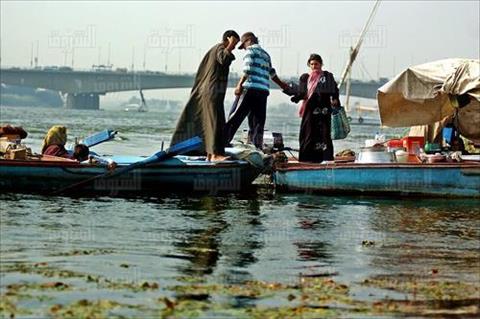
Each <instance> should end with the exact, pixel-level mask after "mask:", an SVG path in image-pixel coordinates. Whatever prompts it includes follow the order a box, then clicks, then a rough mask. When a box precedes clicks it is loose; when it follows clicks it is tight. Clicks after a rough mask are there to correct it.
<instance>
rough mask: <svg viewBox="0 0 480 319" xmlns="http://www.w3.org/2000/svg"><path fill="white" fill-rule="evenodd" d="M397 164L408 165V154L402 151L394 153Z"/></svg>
mask: <svg viewBox="0 0 480 319" xmlns="http://www.w3.org/2000/svg"><path fill="white" fill-rule="evenodd" d="M395 157H396V158H397V163H408V153H407V152H406V151H404V150H398V151H396V152H395Z"/></svg>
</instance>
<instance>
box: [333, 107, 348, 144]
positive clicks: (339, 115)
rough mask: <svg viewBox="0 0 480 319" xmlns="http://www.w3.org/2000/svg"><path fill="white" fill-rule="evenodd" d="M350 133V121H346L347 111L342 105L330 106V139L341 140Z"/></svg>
mask: <svg viewBox="0 0 480 319" xmlns="http://www.w3.org/2000/svg"><path fill="white" fill-rule="evenodd" d="M348 133H350V123H349V122H348V118H347V113H345V108H343V107H342V106H338V107H333V108H332V126H331V135H332V140H341V139H344V138H346V137H347V135H348Z"/></svg>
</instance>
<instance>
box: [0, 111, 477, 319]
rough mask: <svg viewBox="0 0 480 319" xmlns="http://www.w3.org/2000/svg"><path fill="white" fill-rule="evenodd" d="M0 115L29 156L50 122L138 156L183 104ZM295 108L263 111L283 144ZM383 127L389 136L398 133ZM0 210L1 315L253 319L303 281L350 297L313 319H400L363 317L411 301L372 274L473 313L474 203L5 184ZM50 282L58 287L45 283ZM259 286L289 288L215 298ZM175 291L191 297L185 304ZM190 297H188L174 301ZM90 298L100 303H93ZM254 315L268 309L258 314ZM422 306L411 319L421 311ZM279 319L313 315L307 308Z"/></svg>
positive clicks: (361, 134) (292, 128)
mask: <svg viewBox="0 0 480 319" xmlns="http://www.w3.org/2000/svg"><path fill="white" fill-rule="evenodd" d="M0 111H1V113H0V115H1V121H0V122H1V123H11V124H14V125H22V126H23V127H24V128H25V129H26V130H27V131H28V132H29V137H28V138H27V140H26V142H27V143H28V144H29V145H31V146H32V147H33V149H34V150H37V151H38V149H39V147H40V144H41V140H42V138H43V136H44V134H45V132H46V131H47V130H48V128H49V127H50V126H51V125H54V124H64V125H66V126H67V127H68V129H69V134H70V135H69V136H70V137H73V136H85V135H88V134H89V133H93V132H95V131H98V130H102V129H104V128H113V129H117V130H118V131H119V132H120V133H119V136H120V138H119V139H117V140H115V141H113V142H111V143H106V144H104V145H101V146H99V147H98V148H96V151H98V152H99V153H106V154H112V153H117V154H118V153H120V154H132V155H133V154H135V155H137V154H139V155H148V154H151V153H153V152H155V151H157V150H158V149H159V148H160V145H161V143H162V141H165V143H167V144H168V140H169V137H170V135H171V133H172V130H173V127H174V125H175V121H176V119H177V117H178V112H179V111H180V110H178V112H165V111H162V110H150V112H148V113H126V112H123V111H122V109H121V108H120V107H119V108H118V109H108V110H103V111H97V112H95V111H73V110H58V109H47V108H41V109H40V108H12V107H1V109H0ZM294 114H295V109H293V108H292V109H288V110H285V111H282V110H280V111H279V109H278V108H276V109H275V108H271V109H270V110H269V114H268V120H267V127H268V128H269V129H271V130H273V131H280V132H282V133H283V134H284V137H285V140H286V144H287V145H291V146H293V147H296V145H298V142H297V141H296V139H297V136H298V135H297V134H298V127H299V122H300V121H299V119H298V118H296V117H294V116H293V115H294ZM378 130H379V128H378V127H375V126H353V131H352V134H351V136H350V137H349V138H348V139H347V140H346V141H340V142H335V148H336V150H340V149H344V148H352V149H358V147H359V146H360V144H361V143H363V140H364V139H365V138H370V137H371V136H373V135H374V134H375V132H376V131H378ZM383 132H384V133H386V134H387V137H388V136H394V135H396V134H401V133H402V131H401V130H395V131H388V130H383ZM0 206H1V213H0V217H1V224H0V235H1V241H0V252H1V273H0V276H1V277H0V280H1V283H0V289H1V295H2V299H3V301H2V302H3V303H0V310H2V311H0V313H2V315H4V316H6V317H8V316H9V314H10V313H11V312H12V311H13V310H12V305H14V306H15V311H16V313H17V316H20V317H22V316H25V317H38V316H41V317H45V316H47V317H69V316H70V317H76V316H82V315H79V314H78V313H75V311H74V310H70V311H71V312H70V313H69V312H62V311H64V310H65V309H66V308H67V306H68V305H72V304H74V305H75V307H77V308H81V309H82V311H84V312H83V315H84V316H85V317H86V316H87V315H85V313H86V312H85V311H87V310H85V309H86V308H88V309H90V308H89V307H90V306H92V308H96V309H97V310H98V311H99V315H98V316H101V315H106V316H113V315H117V316H125V317H130V316H134V317H146V316H153V317H154V316H164V317H168V316H171V317H173V318H177V317H190V316H193V315H198V316H200V317H216V318H221V317H242V318H243V317H257V318H263V317H269V316H274V315H275V313H276V315H278V316H277V317H280V318H281V317H283V316H282V315H281V314H280V313H281V309H283V308H282V307H287V308H288V307H290V306H289V305H294V306H292V307H297V306H298V304H297V303H298V301H299V300H304V299H301V298H300V297H299V296H297V295H295V294H296V293H297V292H298V289H297V288H298V287H297V286H298V283H299V282H303V281H302V279H301V278H317V279H319V280H325V278H329V279H333V280H334V281H335V282H336V283H342V284H344V285H346V286H347V287H348V293H346V295H345V296H348V299H349V300H351V301H348V300H346V299H345V300H343V299H342V298H344V297H345V296H343V295H342V296H343V297H337V299H335V298H334V300H333V301H331V302H328V303H327V304H328V305H329V308H328V309H327V308H325V309H326V310H325V309H324V308H321V309H323V310H325V311H327V310H328V311H331V310H332V311H333V312H331V313H330V312H328V311H327V312H325V313H322V314H317V317H323V316H333V317H337V316H343V317H351V316H356V317H363V316H378V315H381V316H390V315H398V313H397V312H395V311H391V309H386V308H385V309H383V308H382V309H380V310H379V311H378V312H371V311H370V310H371V309H374V308H375V307H377V306H378V305H376V306H375V307H374V302H378V301H379V300H381V301H385V300H398V301H404V300H405V299H408V300H413V299H415V298H418V299H421V297H420V296H418V297H416V293H415V291H414V293H413V294H412V293H411V291H408V289H404V290H402V289H396V288H398V287H391V288H392V289H381V288H388V287H385V285H383V286H382V284H375V285H369V284H365V283H366V282H365V280H367V281H368V280H370V281H372V280H374V279H375V278H377V279H378V278H388V280H393V281H395V280H397V281H401V282H406V283H408V284H412V283H413V284H417V283H418V285H419V287H420V286H421V285H420V282H427V283H432V282H433V283H436V282H438V283H445V282H452V283H456V284H458V285H469V287H470V288H472V287H473V288H472V289H473V290H472V291H470V290H466V289H463V291H464V292H465V293H466V295H465V296H463V295H462V296H461V298H457V299H460V300H461V302H460V304H455V305H454V306H452V305H447V306H445V305H444V304H442V305H441V306H440V307H437V306H438V305H437V306H430V308H432V309H437V308H441V309H443V308H449V307H450V308H451V307H454V308H455V309H456V310H455V311H457V310H458V309H460V310H458V311H464V313H467V314H469V315H471V314H472V313H473V314H475V313H476V314H478V306H477V308H475V305H476V304H477V305H478V300H479V299H478V298H479V289H480V288H479V281H480V261H479V260H480V249H479V247H480V208H479V206H480V205H479V201H478V200H465V199H464V200H452V199H448V200H445V199H418V198H416V199H405V198H404V199H398V198H392V199H390V198H374V197H332V196H329V197H323V196H319V195H309V194H294V195H292V194H275V193H274V192H273V191H272V190H271V189H269V188H266V187H258V188H257V189H256V190H254V191H252V192H251V193H248V194H231V195H228V194H227V195H222V196H220V197H209V196H195V195H192V196H186V195H178V194H164V195H162V196H159V197H135V198H110V197H99V198H70V197H43V196H39V195H25V194H24V195H18V194H11V193H8V190H2V192H1V194H0ZM62 271H63V273H62ZM52 282H53V283H54V284H55V283H56V284H55V285H54V287H51V286H50V284H45V283H52ZM194 282H195V283H201V284H202V285H204V286H202V287H201V288H202V289H206V291H207V293H206V295H207V297H205V298H207V299H206V300H203V299H202V298H204V297H203V296H204V295H205V294H199V293H198V291H197V290H195V289H199V287H198V286H191V285H192V283H194ZM259 282H262V283H263V282H267V283H278V284H279V285H286V286H285V287H283V286H282V287H283V288H285V289H283V288H279V289H278V291H277V290H274V291H270V290H268V289H270V288H268V289H267V290H268V291H267V292H266V293H264V290H265V289H266V288H265V287H263V286H262V287H263V288H262V289H264V290H262V292H258V291H257V293H256V294H253V295H252V294H251V291H250V292H249V293H250V294H246V293H245V292H242V293H241V294H239V293H232V292H231V291H230V290H229V291H224V290H221V291H218V290H215V289H217V288H218V286H221V287H222V289H226V288H225V287H235V289H237V288H238V289H240V288H239V287H242V289H243V288H244V287H250V286H248V285H249V283H259ZM397 283H398V282H397ZM15 285H17V286H15ZM18 285H20V286H18ZM35 285H36V286H35ZM38 285H40V287H39V286H38ZM42 285H43V286H42ZM62 285H63V286H62ZM179 285H186V287H187V289H191V290H192V291H193V292H192V293H191V294H187V297H185V296H184V295H183V297H181V296H182V294H179V293H178V286H179ZM212 285H213V286H212ZM216 285H218V286H216ZM287 286H288V287H287ZM214 287H217V288H215V289H214ZM279 287H280V286H279ZM292 287H293V288H292ZM302 287H303V286H302ZM250 288H251V287H250ZM287 288H288V289H297V290H295V291H294V292H290V295H292V296H293V297H290V295H289V297H286V296H285V295H282V291H287V290H288V289H287ZM208 289H210V290H208ZM228 289H231V288H228ZM232 289H233V288H232ZM212 290H215V291H212ZM195 291H196V293H194V292H195ZM419 292H421V291H420V288H419ZM332 293H333V292H332ZM246 295H248V296H246ZM164 298H168V301H165V300H164ZM182 298H183V299H182ZM189 298H190V299H189ZM205 298H204V299H205ZM339 298H340V299H341V300H340V301H339ZM345 298H346V297H345ZM425 298H426V300H431V299H432V298H430V299H428V298H427V297H424V299H425ZM436 298H437V299H439V300H445V298H447V300H452V298H453V300H457V299H455V298H454V296H450V297H448V296H447V297H445V296H443V295H442V296H440V297H436ZM449 298H450V299H449ZM186 299H188V300H194V301H195V302H196V303H191V304H190V303H188V304H185V303H182V302H183V301H182V300H186ZM200 299H202V300H200ZM307 299H308V298H307ZM307 299H305V300H307ZM433 299H435V298H433ZM85 300H86V301H85ZM98 300H109V301H110V303H107V304H94V302H95V301H98ZM335 300H336V301H335ZM342 300H343V301H342ZM169 302H173V306H172V304H169ZM312 302H313V301H310V303H312ZM315 302H318V300H317V301H315ZM356 302H357V303H356ZM358 303H361V306H359V304H358ZM338 304H343V305H349V306H348V307H347V306H345V307H343V306H342V307H339V306H335V305H338ZM58 305H61V306H58ZM181 305H182V307H186V308H188V307H190V308H191V309H186V310H185V309H183V308H181ZM55 307H57V308H55ZM102 307H103V308H105V309H103V308H102ZM302 307H303V305H302ZM306 307H307V308H309V309H310V310H312V309H317V308H313V307H311V305H307V306H306ZM349 307H350V308H349ZM352 307H353V308H352ZM355 307H357V310H352V309H354V308H355ZM462 307H463V308H462ZM197 308H199V309H200V310H199V309H197ZM72 309H73V308H72ZM99 309H100V310H99ZM102 309H103V310H102ZM192 309H193V310H194V311H193V310H192ZM258 309H269V310H272V311H273V312H272V313H261V314H257V313H256V312H255V311H257V310H258ZM295 309H297V308H295ZM302 309H303V308H302ZM349 309H350V310H349ZM358 309H363V310H362V311H360V310H358ZM365 309H370V310H368V311H366V310H365ZM422 309H423V308H422ZM422 309H420V308H415V309H414V310H413V313H414V314H415V313H416V315H418V316H422V315H428V312H427V313H424V312H422V311H423V310H422ZM427 309H428V307H427ZM462 309H463V310H462ZM465 309H467V310H465ZM184 310H185V311H184ZM187 310H188V311H190V312H188V311H187ZM323 310H322V311H323ZM176 311H178V312H176ZM191 311H193V312H191ZM295 311H297V310H295ZM465 311H466V312H465ZM285 316H287V317H290V316H299V317H309V315H308V313H306V312H300V313H298V312H295V313H294V314H292V313H288V314H285ZM93 317H95V316H93Z"/></svg>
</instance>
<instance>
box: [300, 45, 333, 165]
mask: <svg viewBox="0 0 480 319" xmlns="http://www.w3.org/2000/svg"><path fill="white" fill-rule="evenodd" d="M307 65H308V66H309V67H310V69H311V71H310V73H305V74H302V76H301V77H300V80H299V85H298V92H297V94H295V95H294V96H293V97H292V98H291V100H292V102H295V103H298V102H299V101H300V100H303V103H302V106H301V107H300V112H299V115H300V116H301V117H302V123H301V125H300V137H299V140H300V151H299V161H301V162H313V163H320V162H323V161H329V160H333V143H332V137H331V135H330V134H331V133H330V126H331V121H332V117H331V114H332V106H338V105H339V104H340V102H339V100H338V95H339V93H338V87H337V83H336V82H335V79H334V77H333V74H332V73H330V72H328V71H324V70H322V65H323V61H322V58H321V57H320V55H318V54H311V55H310V57H309V58H308V62H307Z"/></svg>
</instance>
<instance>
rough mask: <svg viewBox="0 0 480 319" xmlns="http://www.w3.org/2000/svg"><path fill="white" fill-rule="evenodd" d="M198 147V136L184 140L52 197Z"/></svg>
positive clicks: (60, 191)
mask: <svg viewBox="0 0 480 319" xmlns="http://www.w3.org/2000/svg"><path fill="white" fill-rule="evenodd" d="M200 145H202V139H201V138H200V137H198V136H195V137H193V138H191V139H188V140H185V141H183V142H180V143H178V144H175V145H173V146H171V147H170V148H168V149H166V150H164V151H160V152H157V153H155V154H153V155H152V156H150V157H147V158H146V159H144V160H142V161H139V162H136V163H133V164H130V165H128V166H126V167H123V168H120V169H118V170H116V171H112V172H107V173H105V174H101V175H96V176H93V177H90V178H88V179H86V180H83V181H81V182H78V183H75V184H72V185H69V186H67V187H64V188H62V189H60V190H56V191H54V192H53V193H52V195H59V194H61V193H64V192H65V191H68V190H72V189H75V188H78V187H82V186H84V185H86V184H88V183H91V182H92V181H95V180H97V179H100V178H112V177H118V176H120V175H122V174H125V173H127V172H130V171H131V170H134V169H136V168H140V167H143V166H145V165H148V164H152V163H158V162H161V161H164V160H166V159H168V158H170V157H173V156H175V155H178V154H184V153H187V152H190V151H194V150H196V149H198V148H199V147H200Z"/></svg>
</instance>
